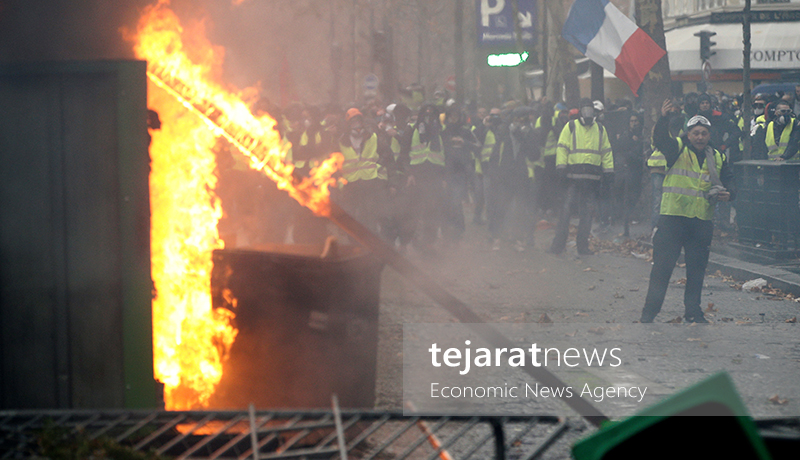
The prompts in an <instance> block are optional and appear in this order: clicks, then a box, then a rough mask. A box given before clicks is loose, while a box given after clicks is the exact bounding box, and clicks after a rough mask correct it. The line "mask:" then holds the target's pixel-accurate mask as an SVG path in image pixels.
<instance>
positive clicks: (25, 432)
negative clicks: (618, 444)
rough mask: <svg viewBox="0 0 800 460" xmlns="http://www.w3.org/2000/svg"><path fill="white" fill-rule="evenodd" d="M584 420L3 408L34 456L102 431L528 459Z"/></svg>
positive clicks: (212, 444)
mask: <svg viewBox="0 0 800 460" xmlns="http://www.w3.org/2000/svg"><path fill="white" fill-rule="evenodd" d="M337 415H340V417H341V418H340V419H339V420H338V422H339V423H337ZM337 424H338V425H339V430H338V433H337ZM587 427H588V425H586V424H585V423H584V422H583V421H581V420H575V421H567V420H565V419H563V418H560V417H556V416H551V415H536V416H526V417H519V416H515V417H500V416H497V417H492V416H422V415H420V416H403V413H402V412H400V411H388V412H387V411H374V410H370V411H349V410H342V411H341V412H339V411H336V412H332V411H307V412H298V411H252V412H251V413H248V412H247V411H241V412H236V411H226V412H199V411H198V412H167V411H159V412H146V411H0V458H23V457H24V458H28V457H31V456H32V455H34V454H35V453H37V452H38V449H40V447H39V446H40V442H41V440H42V436H49V437H50V438H53V437H57V438H59V437H60V438H63V439H67V438H70V439H80V440H81V441H82V442H83V443H85V444H87V445H91V443H93V442H94V443H100V442H101V440H102V441H103V442H106V443H112V444H113V445H115V446H122V447H125V448H127V449H130V450H132V451H135V452H143V453H151V454H157V455H163V456H166V457H172V458H176V459H189V458H196V459H247V458H252V459H257V460H264V459H288V458H307V459H339V458H342V457H341V452H342V450H343V449H344V450H346V452H347V454H346V456H347V458H350V459H387V458H392V459H407V458H408V459H428V460H434V459H436V458H440V459H441V460H449V459H470V458H472V459H484V458H514V459H520V460H522V459H535V458H538V457H539V456H541V455H542V454H543V453H545V452H546V451H547V450H548V449H549V448H550V447H551V446H552V445H553V443H555V442H556V441H557V440H558V439H559V438H560V437H561V436H563V435H564V434H565V433H567V432H568V431H569V430H573V431H575V430H577V431H583V430H584V429H587ZM340 435H341V436H340Z"/></svg>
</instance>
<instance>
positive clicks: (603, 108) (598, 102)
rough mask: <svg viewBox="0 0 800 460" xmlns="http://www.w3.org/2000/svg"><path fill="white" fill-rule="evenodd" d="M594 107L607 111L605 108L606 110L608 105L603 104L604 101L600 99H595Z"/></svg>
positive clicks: (600, 110) (599, 110) (597, 109)
mask: <svg viewBox="0 0 800 460" xmlns="http://www.w3.org/2000/svg"><path fill="white" fill-rule="evenodd" d="M592 107H594V109H595V110H596V111H598V112H603V111H605V110H606V106H604V105H603V103H602V102H600V101H594V102H592Z"/></svg>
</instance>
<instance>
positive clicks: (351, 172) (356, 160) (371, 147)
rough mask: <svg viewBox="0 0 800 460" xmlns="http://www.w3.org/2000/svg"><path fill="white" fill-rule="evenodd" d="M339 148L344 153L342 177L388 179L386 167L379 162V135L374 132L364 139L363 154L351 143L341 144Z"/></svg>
mask: <svg viewBox="0 0 800 460" xmlns="http://www.w3.org/2000/svg"><path fill="white" fill-rule="evenodd" d="M339 149H340V150H341V152H342V155H344V163H343V164H342V177H344V179H345V180H346V181H347V182H355V181H357V180H372V179H383V180H386V179H387V175H386V168H384V167H382V166H381V165H379V164H378V136H377V134H374V133H373V134H372V136H370V138H369V139H367V140H366V141H364V145H363V146H362V148H361V154H358V153H356V151H355V149H354V148H353V147H352V146H349V145H343V144H341V143H340V144H339Z"/></svg>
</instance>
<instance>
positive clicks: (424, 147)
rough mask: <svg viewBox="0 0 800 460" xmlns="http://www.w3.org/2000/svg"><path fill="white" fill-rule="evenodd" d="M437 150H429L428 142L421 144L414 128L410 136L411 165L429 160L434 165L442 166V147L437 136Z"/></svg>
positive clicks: (440, 140) (417, 132)
mask: <svg viewBox="0 0 800 460" xmlns="http://www.w3.org/2000/svg"><path fill="white" fill-rule="evenodd" d="M439 146H440V147H439V151H438V152H435V151H433V150H431V147H430V143H427V144H423V143H422V142H420V140H419V131H417V130H416V129H415V130H414V134H413V135H412V136H411V153H410V154H409V155H410V157H411V164H412V165H419V164H422V163H425V162H426V161H429V162H431V163H433V164H435V165H439V166H444V148H443V146H442V139H441V137H440V138H439Z"/></svg>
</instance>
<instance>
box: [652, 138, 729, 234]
mask: <svg viewBox="0 0 800 460" xmlns="http://www.w3.org/2000/svg"><path fill="white" fill-rule="evenodd" d="M678 148H679V149H680V150H681V153H680V156H678V159H677V160H676V161H675V164H674V165H672V167H671V168H669V169H668V170H667V175H666V176H665V177H664V188H663V195H662V196H661V214H664V215H668V216H683V217H690V218H691V217H696V218H698V219H702V220H711V219H712V218H713V217H714V206H713V205H711V203H709V201H708V200H707V199H706V197H705V192H708V190H709V189H711V176H709V174H708V161H704V162H703V167H702V168H701V167H700V164H699V162H698V161H697V157H696V156H695V155H694V154H693V153H692V152H691V151H689V147H688V146H685V145H683V142H682V141H681V139H678ZM724 161H725V156H724V155H723V154H721V153H720V152H719V151H718V150H714V162H715V163H716V164H715V165H714V166H715V167H716V169H717V175H719V174H721V173H722V164H723V162H724Z"/></svg>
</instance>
